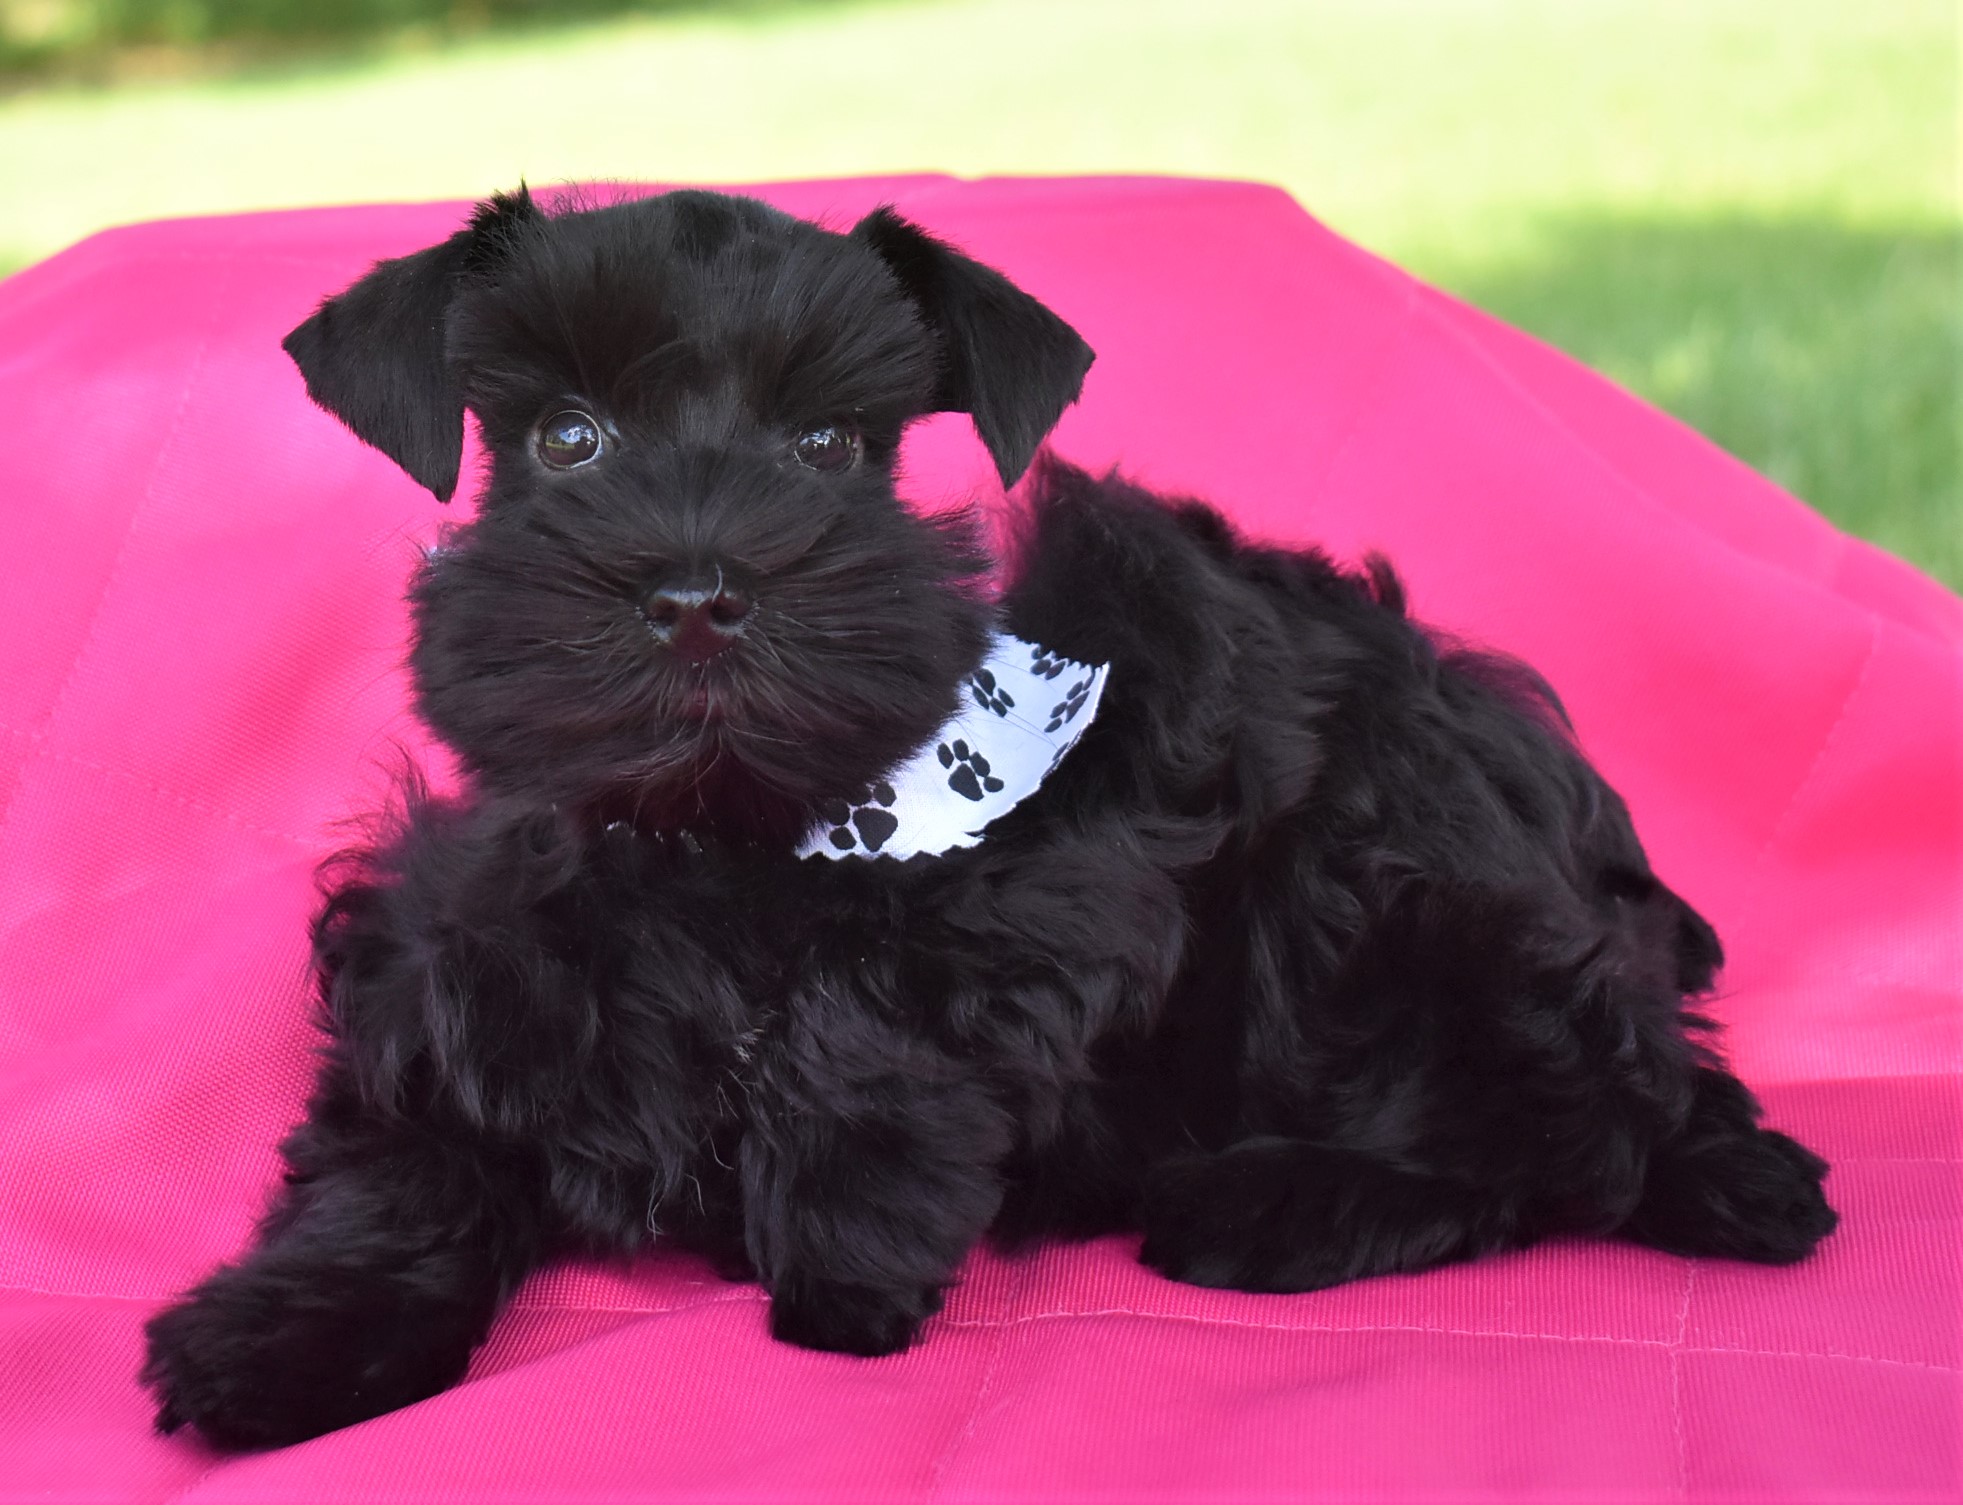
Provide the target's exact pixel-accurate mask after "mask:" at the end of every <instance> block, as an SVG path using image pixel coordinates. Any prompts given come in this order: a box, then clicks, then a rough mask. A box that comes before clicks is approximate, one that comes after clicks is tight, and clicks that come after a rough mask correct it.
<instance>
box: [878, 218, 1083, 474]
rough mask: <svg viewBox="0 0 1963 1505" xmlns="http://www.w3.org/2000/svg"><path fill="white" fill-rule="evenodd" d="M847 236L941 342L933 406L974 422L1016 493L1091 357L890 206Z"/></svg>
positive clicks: (1065, 330) (1019, 293)
mask: <svg viewBox="0 0 1963 1505" xmlns="http://www.w3.org/2000/svg"><path fill="white" fill-rule="evenodd" d="M852 234H853V237H854V238H855V239H858V240H862V241H864V242H865V243H866V244H867V245H869V246H871V247H872V249H873V250H874V251H876V252H877V253H878V254H879V256H880V258H881V259H882V260H883V261H884V262H885V263H886V265H887V266H888V268H890V269H891V271H892V273H893V275H894V276H895V277H897V278H898V279H899V282H900V286H901V287H902V288H903V289H904V290H905V291H906V294H907V296H908V297H910V298H911V299H913V301H914V302H915V303H916V304H917V305H919V308H920V312H921V314H922V316H923V317H924V318H925V319H926V321H927V325H928V327H929V328H930V329H932V330H933V331H934V333H935V335H936V337H937V338H938V339H939V341H940V347H941V370H940V385H939V387H938V389H937V390H936V392H935V394H934V401H935V405H936V407H937V408H938V409H939V410H941V411H944V412H956V413H967V414H970V415H971V416H972V417H973V418H974V420H975V432H977V433H978V434H980V435H981V440H982V443H983V444H985V445H987V446H988V452H989V454H990V455H992V456H993V457H994V459H995V468H996V469H997V470H998V471H1000V472H1001V473H1002V484H1003V485H1004V486H1013V485H1014V484H1015V483H1016V479H1017V477H1019V476H1020V475H1021V474H1022V473H1023V471H1025V470H1026V469H1028V468H1029V462H1030V459H1031V458H1032V457H1033V456H1034V455H1035V453H1036V446H1037V445H1039V444H1041V443H1042V442H1043V436H1044V435H1045V434H1047V433H1049V431H1050V430H1051V429H1052V428H1054V427H1055V426H1056V421H1057V419H1058V418H1060V417H1062V416H1063V410H1064V409H1065V408H1067V407H1069V406H1070V404H1071V403H1073V402H1075V401H1076V400H1077V394H1078V393H1079V392H1081V391H1082V390H1083V387H1084V373H1085V372H1086V371H1088V370H1090V367H1091V362H1092V361H1094V360H1095V359H1097V357H1096V355H1095V353H1093V351H1092V350H1091V347H1090V346H1089V345H1086V344H1085V343H1084V341H1083V337H1082V336H1081V335H1079V334H1078V333H1077V331H1076V330H1074V329H1072V328H1071V327H1070V326H1069V325H1068V324H1066V323H1064V322H1063V320H1061V319H1059V318H1058V317H1057V316H1056V315H1055V314H1053V313H1051V312H1050V311H1049V309H1047V308H1045V307H1044V306H1043V305H1042V304H1041V303H1038V302H1037V301H1036V300H1035V299H1034V298H1032V297H1030V296H1029V294H1027V293H1025V292H1024V291H1023V290H1022V289H1021V288H1019V287H1017V286H1016V285H1015V284H1014V283H1012V282H1011V281H1009V279H1008V278H1006V277H1004V276H1003V275H1002V274H1001V273H1000V272H997V271H994V270H991V269H990V268H988V267H985V266H983V265H982V264H981V263H980V262H978V261H974V260H971V259H970V258H968V257H966V256H963V255H962V254H961V253H960V252H959V251H957V250H955V249H954V248H953V247H952V246H948V245H945V244H943V243H942V242H941V241H938V240H936V239H935V238H934V237H933V236H931V235H929V234H928V233H927V232H926V231H925V230H922V229H921V228H920V227H919V226H918V225H914V224H911V223H909V222H908V221H906V220H904V219H901V218H900V216H899V215H897V214H895V213H894V212H893V210H892V209H891V208H890V207H885V206H882V207H881V208H878V209H875V210H873V212H872V213H871V214H869V215H867V216H866V217H865V218H864V219H862V220H860V221H859V223H858V224H857V225H855V226H854V227H853V229H852Z"/></svg>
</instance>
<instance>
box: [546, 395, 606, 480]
mask: <svg viewBox="0 0 1963 1505" xmlns="http://www.w3.org/2000/svg"><path fill="white" fill-rule="evenodd" d="M600 444H601V440H600V425H599V423H598V422H597V421H596V420H595V419H594V418H593V416H592V415H591V414H590V413H582V412H580V411H579V410H578V409H577V408H568V409H566V411H565V412H563V413H554V414H553V415H552V416H551V417H550V418H548V419H546V420H545V422H543V423H541V424H540V425H539V426H538V457H539V458H540V459H541V460H543V461H544V462H545V463H546V464H547V465H549V466H551V467H552V468H553V469H554V470H571V469H572V468H573V467H574V466H577V465H584V464H586V462H587V461H589V460H591V459H593V458H594V457H595V456H597V455H598V454H599V453H600Z"/></svg>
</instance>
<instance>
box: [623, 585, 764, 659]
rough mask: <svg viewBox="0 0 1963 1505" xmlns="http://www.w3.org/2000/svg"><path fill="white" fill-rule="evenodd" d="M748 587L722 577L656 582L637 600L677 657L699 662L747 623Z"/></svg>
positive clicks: (731, 639) (657, 637)
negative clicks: (674, 582)
mask: <svg viewBox="0 0 1963 1505" xmlns="http://www.w3.org/2000/svg"><path fill="white" fill-rule="evenodd" d="M754 604H755V603H754V602H753V601H752V600H751V599H750V594H749V592H747V591H745V590H744V589H742V588H741V587H740V586H738V585H734V584H732V583H730V582H729V581H726V580H724V579H723V578H722V576H721V574H720V572H719V573H718V574H717V576H716V578H715V579H714V580H712V581H706V582H705V581H700V580H685V581H682V582H680V583H678V584H673V585H662V586H657V587H656V588H655V589H654V590H651V591H649V592H648V594H647V595H646V597H644V598H643V599H642V601H641V615H642V616H643V617H645V618H646V619H647V624H648V629H649V630H650V631H651V632H652V633H653V634H654V636H655V641H657V642H659V643H660V644H661V645H662V646H663V647H664V648H666V649H667V650H668V651H669V652H670V653H672V654H674V655H675V656H676V657H677V658H681V659H685V660H687V661H688V662H690V663H696V664H699V663H704V662H706V661H707V660H709V659H712V658H714V657H715V656H716V655H717V654H718V653H721V652H722V651H723V650H724V649H725V648H728V647H729V646H730V645H731V644H733V643H734V642H735V641H736V640H737V639H738V638H739V637H741V636H742V635H743V631H744V629H745V628H746V627H747V626H748V625H749V620H750V610H751V607H752V606H753V605H754Z"/></svg>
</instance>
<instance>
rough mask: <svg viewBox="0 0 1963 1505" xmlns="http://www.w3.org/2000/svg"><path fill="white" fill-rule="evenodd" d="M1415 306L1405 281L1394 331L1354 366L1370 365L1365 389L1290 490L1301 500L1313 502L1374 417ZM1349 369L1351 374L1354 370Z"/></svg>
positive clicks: (1412, 286)
mask: <svg viewBox="0 0 1963 1505" xmlns="http://www.w3.org/2000/svg"><path fill="white" fill-rule="evenodd" d="M1418 306H1419V291H1418V284H1417V283H1415V282H1411V281H1410V280H1409V279H1408V278H1406V285H1405V289H1404V303H1403V306H1402V307H1401V308H1400V309H1399V310H1398V318H1397V327H1396V328H1395V329H1392V330H1390V331H1389V332H1388V333H1386V334H1385V335H1384V336H1383V338H1382V339H1380V340H1378V341H1377V342H1376V344H1374V345H1372V346H1371V347H1370V353H1369V354H1368V355H1366V356H1364V357H1362V359H1360V360H1359V361H1358V362H1357V363H1356V366H1357V367H1364V368H1368V367H1369V366H1370V365H1371V364H1372V363H1373V362H1374V363H1376V369H1375V371H1374V372H1373V373H1372V374H1371V376H1370V378H1369V381H1368V383H1367V385H1365V386H1364V387H1362V388H1361V389H1360V390H1359V391H1357V393H1356V397H1355V400H1354V401H1353V402H1352V403H1351V404H1350V411H1349V413H1348V415H1347V416H1346V417H1345V418H1344V419H1343V426H1342V427H1341V428H1339V429H1338V430H1336V433H1335V435H1334V437H1333V438H1332V439H1331V440H1330V443H1329V448H1328V449H1327V450H1325V451H1324V452H1323V455H1322V463H1321V464H1320V465H1318V466H1317V467H1316V468H1315V470H1314V471H1313V473H1311V474H1308V475H1305V476H1302V477H1300V478H1299V479H1298V480H1297V482H1296V483H1295V486H1294V487H1293V489H1294V490H1295V491H1296V492H1297V493H1298V494H1299V495H1301V496H1302V497H1304V498H1307V499H1310V500H1311V501H1313V498H1314V497H1315V496H1316V495H1317V493H1319V492H1320V491H1322V490H1323V489H1324V487H1325V486H1326V484H1327V482H1328V480H1329V477H1330V476H1332V475H1334V474H1335V473H1336V467H1337V466H1338V465H1339V464H1341V463H1342V459H1343V456H1345V455H1346V454H1348V453H1349V451H1350V447H1351V445H1353V444H1354V443H1355V442H1356V436H1357V435H1358V434H1360V433H1362V432H1363V426H1364V424H1365V423H1366V422H1367V421H1368V420H1369V419H1370V418H1371V417H1372V416H1373V415H1374V414H1375V413H1376V411H1377V409H1376V403H1375V398H1376V396H1377V394H1378V393H1379V392H1381V391H1383V389H1384V388H1385V387H1386V386H1387V385H1388V384H1389V382H1390V379H1391V376H1392V374H1393V373H1394V372H1395V371H1396V370H1397V369H1398V367H1399V366H1400V365H1401V364H1402V358H1403V354H1404V349H1405V346H1406V345H1408V344H1409V343H1410V338H1411V330H1412V328H1413V327H1414V326H1415V325H1416V324H1417V316H1418ZM1351 369H1352V370H1353V371H1354V370H1355V369H1356V367H1352V368H1351Z"/></svg>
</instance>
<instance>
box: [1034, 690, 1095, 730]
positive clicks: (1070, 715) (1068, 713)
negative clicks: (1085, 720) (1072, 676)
mask: <svg viewBox="0 0 1963 1505" xmlns="http://www.w3.org/2000/svg"><path fill="white" fill-rule="evenodd" d="M1090 698H1091V682H1090V681H1089V680H1088V679H1080V680H1078V681H1077V683H1075V684H1074V685H1072V686H1071V687H1070V688H1069V689H1067V690H1065V691H1064V692H1063V699H1061V700H1059V701H1058V702H1057V703H1056V704H1055V705H1053V706H1051V707H1050V723H1049V725H1048V726H1046V727H1044V728H1043V730H1044V731H1046V732H1053V731H1055V730H1056V729H1057V728H1058V727H1060V726H1062V725H1063V723H1064V722H1066V721H1075V720H1076V719H1077V713H1078V712H1079V711H1081V710H1083V708H1084V702H1085V701H1087V700H1089V699H1090Z"/></svg>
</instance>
